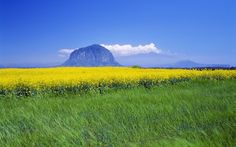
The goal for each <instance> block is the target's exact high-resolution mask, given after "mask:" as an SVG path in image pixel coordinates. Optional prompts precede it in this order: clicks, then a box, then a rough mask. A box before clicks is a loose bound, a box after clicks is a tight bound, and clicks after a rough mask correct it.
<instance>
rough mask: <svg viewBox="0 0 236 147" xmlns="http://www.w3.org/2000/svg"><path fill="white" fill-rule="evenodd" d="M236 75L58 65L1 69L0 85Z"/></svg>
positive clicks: (63, 84) (229, 72)
mask: <svg viewBox="0 0 236 147" xmlns="http://www.w3.org/2000/svg"><path fill="white" fill-rule="evenodd" d="M200 77H203V78H212V79H219V78H224V79H225V78H236V70H213V71H212V70H202V71H200V70H185V69H140V68H128V67H58V68H32V69H0V89H1V90H8V91H10V90H14V89H16V88H18V87H19V85H20V86H22V85H24V86H26V87H28V88H30V89H34V90H40V89H45V88H46V89H50V88H52V87H54V88H55V87H64V88H67V87H73V86H81V85H83V84H84V83H86V84H89V85H91V86H94V87H98V86H101V85H102V84H103V85H112V84H117V83H119V84H123V85H127V84H130V85H138V84H140V81H143V80H147V81H152V82H161V81H168V80H170V79H195V78H200Z"/></svg>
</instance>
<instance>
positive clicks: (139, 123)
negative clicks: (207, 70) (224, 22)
mask: <svg viewBox="0 0 236 147" xmlns="http://www.w3.org/2000/svg"><path fill="white" fill-rule="evenodd" d="M0 146H180V147H182V146H196V147H199V146H206V147H209V146H236V80H235V79H231V80H220V81H216V80H196V81H185V82H180V83H177V84H175V85H170V84H167V85H162V86H159V87H154V88H151V89H145V88H134V89H128V90H118V91H110V92H108V93H106V94H85V95H82V96H79V95H63V96H52V95H51V96H49V95H48V96H46V95H44V96H40V95H36V96H33V97H26V98H17V97H5V96H2V97H0Z"/></svg>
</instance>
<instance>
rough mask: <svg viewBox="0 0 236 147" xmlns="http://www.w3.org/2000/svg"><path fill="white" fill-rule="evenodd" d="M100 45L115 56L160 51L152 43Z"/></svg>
mask: <svg viewBox="0 0 236 147" xmlns="http://www.w3.org/2000/svg"><path fill="white" fill-rule="evenodd" d="M101 46H103V47H105V48H107V49H108V50H110V51H111V52H112V53H113V54H114V55H115V56H129V55H135V54H147V53H151V52H154V53H157V54H158V53H161V50H160V49H159V48H157V47H156V45H155V44H154V43H150V44H146V45H138V46H132V45H130V44H124V45H119V44H112V45H106V44H101Z"/></svg>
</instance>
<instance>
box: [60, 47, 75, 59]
mask: <svg viewBox="0 0 236 147" xmlns="http://www.w3.org/2000/svg"><path fill="white" fill-rule="evenodd" d="M76 49H78V48H74V49H71V48H67V49H60V50H59V51H58V53H59V54H58V55H59V56H60V57H69V56H70V54H71V53H72V52H73V51H74V50H76Z"/></svg>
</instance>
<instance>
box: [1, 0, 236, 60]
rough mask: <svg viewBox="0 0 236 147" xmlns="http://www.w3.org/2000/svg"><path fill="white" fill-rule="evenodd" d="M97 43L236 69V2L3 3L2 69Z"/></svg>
mask: <svg viewBox="0 0 236 147" xmlns="http://www.w3.org/2000/svg"><path fill="white" fill-rule="evenodd" d="M95 43H96V44H107V45H114V44H118V45H124V44H128V45H131V46H138V45H147V44H150V43H154V44H155V46H156V47H157V48H158V49H160V50H161V51H162V53H164V54H165V53H166V54H170V55H173V56H174V57H173V58H176V59H181V60H182V59H189V60H194V61H197V62H200V63H223V64H225V63H226V64H231V65H236V58H234V56H235V55H236V2H235V0H50V1H49V0H0V64H15V63H17V64H21V63H28V64H33V63H62V62H63V61H64V60H65V58H63V57H60V56H59V55H58V51H59V50H60V49H74V48H79V47H83V46H87V45H90V44H95ZM134 62H135V61H134ZM137 62H138V61H137ZM157 64H158V63H157Z"/></svg>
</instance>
